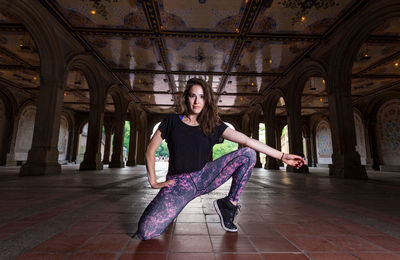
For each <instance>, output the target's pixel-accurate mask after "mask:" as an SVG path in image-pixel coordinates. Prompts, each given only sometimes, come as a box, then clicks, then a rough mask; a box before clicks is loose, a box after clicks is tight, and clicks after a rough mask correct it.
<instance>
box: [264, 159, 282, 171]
mask: <svg viewBox="0 0 400 260" xmlns="http://www.w3.org/2000/svg"><path fill="white" fill-rule="evenodd" d="M264 169H266V170H279V164H278V162H277V161H276V159H274V158H268V157H267V163H266V164H265V167H264Z"/></svg>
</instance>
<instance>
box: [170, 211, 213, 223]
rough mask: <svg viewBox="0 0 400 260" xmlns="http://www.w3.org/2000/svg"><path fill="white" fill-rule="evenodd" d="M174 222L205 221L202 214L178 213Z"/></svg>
mask: <svg viewBox="0 0 400 260" xmlns="http://www.w3.org/2000/svg"><path fill="white" fill-rule="evenodd" d="M176 222H206V218H205V217H204V214H196V213H182V214H179V216H178V218H177V220H176Z"/></svg>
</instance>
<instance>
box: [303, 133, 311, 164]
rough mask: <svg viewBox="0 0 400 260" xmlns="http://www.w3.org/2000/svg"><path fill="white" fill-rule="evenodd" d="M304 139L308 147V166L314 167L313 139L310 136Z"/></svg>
mask: <svg viewBox="0 0 400 260" xmlns="http://www.w3.org/2000/svg"><path fill="white" fill-rule="evenodd" d="M304 138H305V139H306V146H307V165H308V166H312V165H313V159H312V155H311V137H310V136H309V135H308V136H305V137H304Z"/></svg>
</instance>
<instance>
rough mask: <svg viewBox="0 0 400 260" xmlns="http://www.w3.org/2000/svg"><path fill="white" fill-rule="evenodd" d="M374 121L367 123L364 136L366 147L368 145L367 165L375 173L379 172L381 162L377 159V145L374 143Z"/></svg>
mask: <svg viewBox="0 0 400 260" xmlns="http://www.w3.org/2000/svg"><path fill="white" fill-rule="evenodd" d="M373 122H374V120H371V122H369V123H368V126H367V131H366V132H365V135H366V137H367V142H366V144H365V145H366V146H367V144H368V146H367V147H366V148H367V164H370V165H371V167H372V169H373V170H375V171H379V170H380V168H379V165H381V160H380V158H379V153H378V143H377V142H376V134H375V133H376V131H375V129H376V126H375V124H374V123H373Z"/></svg>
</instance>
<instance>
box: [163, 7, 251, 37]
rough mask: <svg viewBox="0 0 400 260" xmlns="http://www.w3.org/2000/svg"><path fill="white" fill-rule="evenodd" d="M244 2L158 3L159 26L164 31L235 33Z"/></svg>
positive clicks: (243, 8)
mask: <svg viewBox="0 0 400 260" xmlns="http://www.w3.org/2000/svg"><path fill="white" fill-rule="evenodd" d="M246 2H247V1H243V0H240V1H231V0H220V1H204V0H203V1H202V0H200V1H199V0H185V1H180V0H160V1H158V8H159V10H160V16H161V24H162V26H163V29H164V30H167V31H171V30H173V31H213V32H235V30H236V28H239V25H240V21H241V19H242V16H243V13H244V10H245V7H246Z"/></svg>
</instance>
